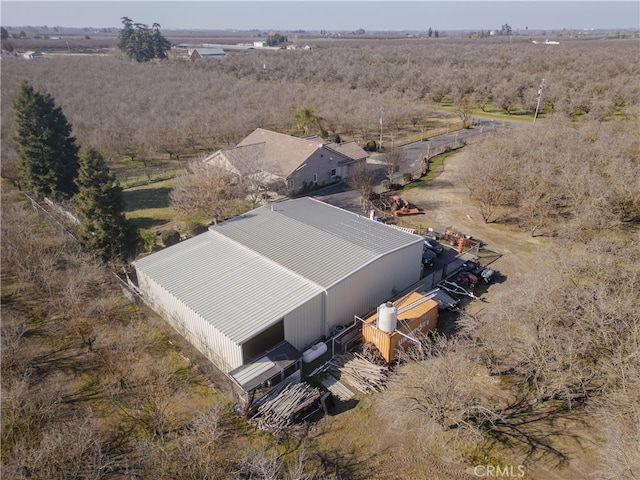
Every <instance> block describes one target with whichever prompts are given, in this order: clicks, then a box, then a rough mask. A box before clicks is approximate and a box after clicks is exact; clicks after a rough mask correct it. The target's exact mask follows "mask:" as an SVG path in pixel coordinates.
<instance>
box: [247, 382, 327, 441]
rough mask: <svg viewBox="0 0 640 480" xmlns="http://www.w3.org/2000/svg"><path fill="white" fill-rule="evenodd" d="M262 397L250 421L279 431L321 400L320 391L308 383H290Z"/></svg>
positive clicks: (255, 425) (257, 426) (267, 429)
mask: <svg viewBox="0 0 640 480" xmlns="http://www.w3.org/2000/svg"><path fill="white" fill-rule="evenodd" d="M274 390H275V391H274V392H273V394H271V395H270V393H271V392H269V393H268V394H266V395H264V396H263V397H261V398H260V405H259V406H258V409H257V412H256V414H255V415H254V416H253V417H252V418H251V419H250V420H249V423H250V424H251V425H253V426H254V427H256V428H259V429H261V430H266V431H269V432H271V433H278V432H280V431H281V430H283V429H284V428H286V427H288V426H289V425H291V424H292V423H293V422H294V421H295V420H296V419H297V417H299V416H300V414H302V413H303V412H304V411H305V410H307V409H308V408H309V407H311V406H313V404H314V403H317V402H318V400H320V391H319V390H318V389H317V388H314V387H312V386H311V385H309V384H308V383H289V384H287V385H286V386H285V387H284V388H282V389H274Z"/></svg>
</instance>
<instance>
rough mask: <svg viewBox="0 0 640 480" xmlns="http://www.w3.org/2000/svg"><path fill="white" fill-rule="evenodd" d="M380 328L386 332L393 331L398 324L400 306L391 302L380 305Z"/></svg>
mask: <svg viewBox="0 0 640 480" xmlns="http://www.w3.org/2000/svg"><path fill="white" fill-rule="evenodd" d="M377 326H378V329H379V330H382V331H383V332H386V333H393V331H395V329H396V327H397V326H398V308H397V307H396V306H395V305H394V304H393V303H391V302H387V303H383V304H382V305H380V306H379V307H378V325H377Z"/></svg>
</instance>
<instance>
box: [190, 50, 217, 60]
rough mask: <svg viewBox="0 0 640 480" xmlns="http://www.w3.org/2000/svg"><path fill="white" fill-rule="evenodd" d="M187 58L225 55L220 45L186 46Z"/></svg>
mask: <svg viewBox="0 0 640 480" xmlns="http://www.w3.org/2000/svg"><path fill="white" fill-rule="evenodd" d="M187 54H188V55H189V60H200V59H203V58H223V57H224V56H226V54H225V53H224V50H223V49H222V48H221V47H196V48H188V49H187Z"/></svg>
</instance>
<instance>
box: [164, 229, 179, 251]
mask: <svg viewBox="0 0 640 480" xmlns="http://www.w3.org/2000/svg"><path fill="white" fill-rule="evenodd" d="M161 238H162V243H163V244H164V246H165V247H170V246H171V245H175V244H176V243H178V242H179V241H180V232H178V231H177V230H165V231H164V232H162V236H161Z"/></svg>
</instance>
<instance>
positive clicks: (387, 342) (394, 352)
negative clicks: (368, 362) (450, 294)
mask: <svg viewBox="0 0 640 480" xmlns="http://www.w3.org/2000/svg"><path fill="white" fill-rule="evenodd" d="M387 305H393V306H394V307H395V308H396V309H397V310H396V311H397V313H396V314H395V320H396V322H397V323H396V324H395V325H393V326H392V328H385V327H388V326H389V325H385V326H383V325H382V324H381V323H382V320H384V319H383V317H382V315H383V312H381V308H382V307H383V305H381V306H380V307H379V308H378V310H377V312H376V313H374V314H372V315H370V316H369V317H367V318H365V319H364V320H363V323H362V338H363V339H364V340H365V341H366V342H371V343H373V344H374V345H375V346H376V347H377V348H378V350H379V351H380V354H381V355H382V357H383V358H384V359H385V361H386V362H387V363H391V362H393V361H394V360H395V359H396V358H398V352H399V350H405V349H406V348H407V347H415V345H416V342H417V338H416V335H418V336H419V335H423V334H425V333H427V332H430V331H432V330H434V329H435V328H436V325H437V323H438V302H436V301H435V300H433V299H431V298H429V297H427V296H425V295H423V294H422V293H420V292H416V291H413V292H410V293H408V294H406V295H404V296H402V297H401V298H399V299H397V300H396V301H394V302H388V303H387ZM388 330H391V331H388Z"/></svg>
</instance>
